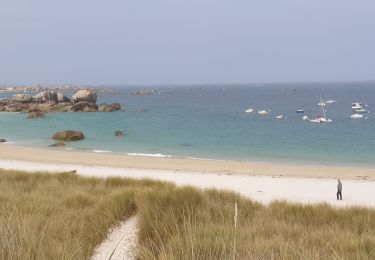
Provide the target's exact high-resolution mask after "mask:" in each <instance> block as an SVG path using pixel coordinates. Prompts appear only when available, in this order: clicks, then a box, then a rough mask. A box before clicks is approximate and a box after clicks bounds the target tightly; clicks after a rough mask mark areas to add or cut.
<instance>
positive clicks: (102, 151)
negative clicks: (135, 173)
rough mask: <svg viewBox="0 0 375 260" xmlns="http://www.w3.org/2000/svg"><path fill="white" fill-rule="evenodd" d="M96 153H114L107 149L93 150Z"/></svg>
mask: <svg viewBox="0 0 375 260" xmlns="http://www.w3.org/2000/svg"><path fill="white" fill-rule="evenodd" d="M93 152H94V153H112V151H107V150H93Z"/></svg>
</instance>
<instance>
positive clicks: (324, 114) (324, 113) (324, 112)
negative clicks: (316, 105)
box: [320, 94, 327, 119]
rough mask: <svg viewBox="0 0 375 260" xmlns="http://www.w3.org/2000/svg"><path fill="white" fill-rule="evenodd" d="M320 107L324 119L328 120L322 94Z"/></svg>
mask: <svg viewBox="0 0 375 260" xmlns="http://www.w3.org/2000/svg"><path fill="white" fill-rule="evenodd" d="M320 106H321V107H322V111H323V116H324V118H325V119H327V116H326V111H325V110H324V106H323V100H322V94H320Z"/></svg>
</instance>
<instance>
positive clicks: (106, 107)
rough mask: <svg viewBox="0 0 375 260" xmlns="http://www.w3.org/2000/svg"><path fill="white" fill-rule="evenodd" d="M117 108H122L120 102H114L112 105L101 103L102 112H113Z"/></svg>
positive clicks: (100, 109)
mask: <svg viewBox="0 0 375 260" xmlns="http://www.w3.org/2000/svg"><path fill="white" fill-rule="evenodd" d="M116 110H121V105H120V104H119V103H113V104H110V105H107V104H105V103H104V104H100V105H99V111H100V112H113V111H116Z"/></svg>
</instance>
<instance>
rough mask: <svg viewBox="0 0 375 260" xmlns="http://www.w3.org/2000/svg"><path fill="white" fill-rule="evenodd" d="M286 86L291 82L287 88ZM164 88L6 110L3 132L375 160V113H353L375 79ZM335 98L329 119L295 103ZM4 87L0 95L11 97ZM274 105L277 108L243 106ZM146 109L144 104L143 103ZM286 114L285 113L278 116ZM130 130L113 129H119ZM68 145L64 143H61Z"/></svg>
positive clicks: (219, 152)
mask: <svg viewBox="0 0 375 260" xmlns="http://www.w3.org/2000/svg"><path fill="white" fill-rule="evenodd" d="M284 88H287V90H286V91H285V90H283V89H284ZM158 89H159V90H162V93H160V94H158V95H148V96H132V95H130V92H131V91H133V90H134V89H130V88H125V87H124V88H120V87H118V88H116V95H107V94H101V95H99V97H98V99H99V100H98V102H99V103H101V102H107V103H109V102H119V103H121V104H122V106H123V107H125V108H127V111H125V112H114V113H50V114H48V116H47V118H45V119H36V120H31V119H27V118H26V114H23V113H0V138H5V139H7V140H8V141H10V142H13V143H15V144H18V145H26V146H38V147H48V145H50V144H52V143H53V140H50V139H49V137H50V136H52V135H53V134H54V133H55V132H56V131H59V130H64V129H65V130H66V129H73V130H79V131H83V132H84V133H85V135H86V137H87V138H86V139H85V140H83V141H79V142H71V143H68V145H67V147H66V148H68V149H75V150H76V149H77V150H84V151H94V150H96V151H97V152H100V151H102V152H104V151H110V152H115V153H142V154H150V155H152V154H154V155H155V154H163V155H171V156H180V157H197V158H212V159H229V160H241V161H276V162H295V163H312V164H316V163H317V164H340V165H363V166H368V165H372V166H373V165H375V131H374V130H375V116H374V115H373V114H372V113H369V114H368V115H367V117H368V119H367V120H353V119H351V118H350V115H351V103H352V102H354V101H359V102H362V103H364V104H368V107H367V109H368V110H369V111H371V112H372V111H374V112H375V84H372V83H361V84H358V83H357V84H349V83H346V84H344V83H342V84H338V83H337V84H311V85H309V84H293V85H281V84H275V85H263V86H252V85H249V86H229V85H228V86H205V87H197V86H185V87H181V86H180V87H159V88H158ZM320 94H322V97H323V98H324V99H334V100H337V101H338V103H337V104H332V105H330V106H329V107H328V108H327V114H328V117H329V118H331V119H333V122H332V123H331V124H314V123H310V122H305V121H303V120H302V119H301V117H302V115H301V114H297V113H295V110H296V109H300V108H301V109H304V110H305V111H306V114H308V115H318V114H320V108H319V107H318V106H317V103H318V102H319V96H320ZM5 96H6V95H5V94H3V95H2V96H0V97H5ZM248 107H252V108H254V109H256V110H258V109H266V110H272V112H271V116H268V117H264V116H259V115H257V114H251V115H249V114H246V113H245V112H244V110H245V109H246V108H248ZM141 108H145V109H148V111H146V112H138V111H137V110H138V109H141ZM278 114H284V116H286V117H287V119H286V120H277V119H275V116H276V115H278ZM118 129H125V130H126V131H127V134H126V135H125V136H123V137H115V136H114V131H115V130H118ZM63 149H65V148H63Z"/></svg>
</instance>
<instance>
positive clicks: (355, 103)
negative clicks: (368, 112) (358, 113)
mask: <svg viewBox="0 0 375 260" xmlns="http://www.w3.org/2000/svg"><path fill="white" fill-rule="evenodd" d="M362 108H363V105H362V103H359V102H354V103H353V104H352V109H353V110H356V109H362Z"/></svg>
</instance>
